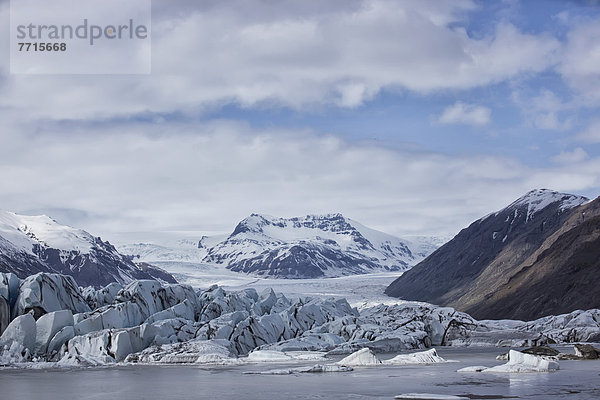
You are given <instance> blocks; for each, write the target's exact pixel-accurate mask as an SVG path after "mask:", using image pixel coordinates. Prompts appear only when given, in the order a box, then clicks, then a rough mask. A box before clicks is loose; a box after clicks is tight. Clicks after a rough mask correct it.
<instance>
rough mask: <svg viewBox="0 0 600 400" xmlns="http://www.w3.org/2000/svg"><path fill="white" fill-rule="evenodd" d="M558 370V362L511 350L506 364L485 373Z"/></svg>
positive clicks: (489, 369)
mask: <svg viewBox="0 0 600 400" xmlns="http://www.w3.org/2000/svg"><path fill="white" fill-rule="evenodd" d="M558 369H560V366H559V364H558V362H556V361H553V360H548V359H546V358H543V357H538V356H534V355H532V354H525V353H521V352H520V351H515V350H511V351H509V353H508V362H507V363H506V364H503V365H498V366H496V367H492V368H488V369H486V370H484V371H483V372H550V371H556V370H558Z"/></svg>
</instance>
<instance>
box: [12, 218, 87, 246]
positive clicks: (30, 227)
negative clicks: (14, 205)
mask: <svg viewBox="0 0 600 400" xmlns="http://www.w3.org/2000/svg"><path fill="white" fill-rule="evenodd" d="M0 236H3V237H4V238H5V239H6V240H8V241H9V242H11V243H12V244H13V245H14V246H15V247H17V248H20V249H22V250H25V251H27V252H29V253H31V252H32V251H33V247H34V245H40V246H42V247H52V248H56V249H61V250H65V251H77V252H80V253H82V254H88V253H89V252H90V250H91V249H92V247H93V246H94V244H95V241H96V240H95V238H94V237H93V236H92V235H90V234H89V233H87V232H86V231H83V230H81V229H75V228H72V227H70V226H66V225H61V224H59V223H58V222H56V221H55V220H53V219H52V218H50V217H48V216H46V215H39V216H29V215H19V214H15V213H12V212H6V211H0Z"/></svg>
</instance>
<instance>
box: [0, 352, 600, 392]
mask: <svg viewBox="0 0 600 400" xmlns="http://www.w3.org/2000/svg"><path fill="white" fill-rule="evenodd" d="M500 351H501V349H444V348H438V352H439V353H440V355H442V356H443V357H445V358H447V359H453V360H457V361H458V362H456V363H448V364H440V365H430V366H386V367H363V368H356V369H355V370H354V371H353V372H347V373H327V374H296V375H248V374H244V372H246V371H266V370H271V369H276V368H285V367H286V366H288V365H284V364H269V365H266V364H255V365H243V366H237V367H211V368H208V367H195V366H130V367H116V368H101V369H73V370H46V371H39V370H2V371H0V398H2V399H11V400H18V399H28V400H30V399H31V400H34V399H46V400H48V399H119V400H121V399H144V400H146V399H261V400H271V399H285V400H287V399H393V398H394V396H395V395H398V394H401V393H408V392H419V393H433V394H445V395H461V396H464V397H467V398H471V399H501V398H520V399H550V400H552V399H600V376H599V374H600V361H562V362H561V370H560V371H557V372H553V373H532V374H512V375H509V374H489V373H488V374H486V373H467V374H465V373H460V374H459V373H457V372H456V370H457V369H459V368H462V367H465V366H471V365H487V366H492V365H497V364H500V362H498V361H495V360H494V357H495V356H496V354H498V353H499V352H500ZM382 358H385V357H382ZM305 364H306V365H310V364H314V362H313V363H305ZM294 365H295V366H297V365H298V364H294ZM303 365H304V364H303Z"/></svg>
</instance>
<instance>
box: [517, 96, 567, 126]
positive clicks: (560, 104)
mask: <svg viewBox="0 0 600 400" xmlns="http://www.w3.org/2000/svg"><path fill="white" fill-rule="evenodd" d="M512 99H513V101H514V103H515V104H516V105H518V106H519V107H520V108H521V110H522V113H523V116H524V117H525V122H526V123H527V124H529V125H531V126H533V127H535V128H538V129H544V130H555V131H564V130H568V129H570V128H571V124H572V123H571V118H569V117H565V116H564V115H563V114H564V113H566V112H568V111H573V110H574V109H575V108H576V107H575V106H574V104H572V103H571V104H569V103H566V102H564V101H563V100H562V99H561V98H560V97H558V96H557V95H556V94H555V93H554V92H552V91H551V90H548V89H542V90H541V91H540V92H539V94H538V95H534V96H526V95H524V94H522V93H520V92H518V91H514V92H513V93H512Z"/></svg>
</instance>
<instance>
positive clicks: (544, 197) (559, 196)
mask: <svg viewBox="0 0 600 400" xmlns="http://www.w3.org/2000/svg"><path fill="white" fill-rule="evenodd" d="M588 201H589V199H588V198H586V197H582V196H576V195H573V194H567V193H560V192H556V191H553V190H549V189H535V190H532V191H530V192H528V193H527V194H525V195H524V196H522V197H520V198H518V199H517V200H515V201H514V202H513V203H511V204H510V205H509V206H508V207H507V208H509V209H521V208H525V207H527V218H526V219H527V220H529V219H531V217H533V215H534V214H536V213H538V212H540V211H541V210H543V209H545V208H546V207H548V206H550V205H551V204H556V203H558V210H559V211H564V210H568V209H571V208H575V207H577V206H580V205H582V204H584V203H587V202H588Z"/></svg>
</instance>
